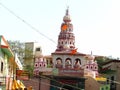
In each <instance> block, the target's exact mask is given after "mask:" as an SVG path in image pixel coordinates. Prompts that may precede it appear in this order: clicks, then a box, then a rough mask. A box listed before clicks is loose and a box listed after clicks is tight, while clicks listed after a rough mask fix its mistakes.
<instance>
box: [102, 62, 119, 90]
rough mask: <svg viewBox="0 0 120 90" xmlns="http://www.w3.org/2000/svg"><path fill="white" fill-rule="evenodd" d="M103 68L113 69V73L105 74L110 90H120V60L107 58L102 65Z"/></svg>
mask: <svg viewBox="0 0 120 90" xmlns="http://www.w3.org/2000/svg"><path fill="white" fill-rule="evenodd" d="M102 68H103V69H110V70H114V71H115V72H114V73H110V74H109V75H106V77H107V79H108V83H109V84H110V87H111V89H110V90H120V60H109V61H108V62H105V63H104V64H103V65H102Z"/></svg>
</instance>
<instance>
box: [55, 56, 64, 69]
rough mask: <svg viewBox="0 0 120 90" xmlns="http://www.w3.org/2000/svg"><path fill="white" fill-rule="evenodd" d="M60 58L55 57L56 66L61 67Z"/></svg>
mask: <svg viewBox="0 0 120 90" xmlns="http://www.w3.org/2000/svg"><path fill="white" fill-rule="evenodd" d="M62 66H63V65H62V59H61V58H57V59H56V68H62Z"/></svg>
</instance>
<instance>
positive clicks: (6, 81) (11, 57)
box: [0, 35, 22, 90]
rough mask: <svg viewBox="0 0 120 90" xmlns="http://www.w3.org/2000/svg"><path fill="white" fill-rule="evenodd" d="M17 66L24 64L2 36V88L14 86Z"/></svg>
mask: <svg viewBox="0 0 120 90" xmlns="http://www.w3.org/2000/svg"><path fill="white" fill-rule="evenodd" d="M16 68H18V69H22V65H21V63H20V61H19V59H18V58H17V57H15V54H14V53H13V51H12V50H11V49H10V47H9V44H8V42H7V40H6V39H5V38H4V36H2V35H1V36H0V89H2V90H8V89H10V88H11V87H12V80H13V79H15V77H16Z"/></svg>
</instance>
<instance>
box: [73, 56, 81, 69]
mask: <svg viewBox="0 0 120 90" xmlns="http://www.w3.org/2000/svg"><path fill="white" fill-rule="evenodd" d="M80 66H81V60H80V59H79V58H76V59H75V63H74V68H80Z"/></svg>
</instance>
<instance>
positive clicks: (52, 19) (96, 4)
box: [0, 0, 120, 58]
mask: <svg viewBox="0 0 120 90" xmlns="http://www.w3.org/2000/svg"><path fill="white" fill-rule="evenodd" d="M68 6H69V14H70V17H71V20H72V21H71V23H72V24H73V30H74V31H73V33H74V34H75V46H76V48H78V52H81V53H85V54H90V53H91V51H92V53H93V55H101V56H112V57H115V58H117V57H120V41H119V39H120V35H119V30H120V0H0V34H1V35H3V36H4V37H5V39H6V40H19V41H20V42H39V43H40V45H41V47H42V51H43V54H44V55H50V54H51V53H52V52H54V51H55V49H56V47H57V40H58V35H59V33H60V26H61V24H62V22H63V16H64V15H65V11H66V9H67V7H68Z"/></svg>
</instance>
